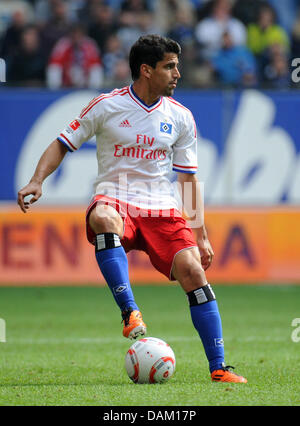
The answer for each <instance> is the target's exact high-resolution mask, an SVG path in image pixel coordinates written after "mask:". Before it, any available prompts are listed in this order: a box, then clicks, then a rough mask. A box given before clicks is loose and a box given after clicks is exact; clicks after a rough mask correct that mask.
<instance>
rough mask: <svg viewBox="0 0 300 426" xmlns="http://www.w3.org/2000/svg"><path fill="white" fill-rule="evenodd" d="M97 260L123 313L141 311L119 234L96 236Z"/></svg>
mask: <svg viewBox="0 0 300 426" xmlns="http://www.w3.org/2000/svg"><path fill="white" fill-rule="evenodd" d="M95 248H96V259H97V262H98V265H99V268H100V270H101V272H102V274H103V276H104V278H105V280H106V282H107V284H108V286H109V288H110V290H111V292H112V294H113V296H114V299H115V301H116V302H117V304H118V306H119V308H120V309H121V311H124V310H126V309H128V308H132V309H133V310H139V308H138V306H137V304H136V303H135V300H134V296H133V293H132V289H131V286H130V282H129V275H128V261H127V256H126V253H125V250H124V249H123V247H122V246H121V243H120V238H119V236H118V235H117V234H112V233H105V234H98V235H96V242H95Z"/></svg>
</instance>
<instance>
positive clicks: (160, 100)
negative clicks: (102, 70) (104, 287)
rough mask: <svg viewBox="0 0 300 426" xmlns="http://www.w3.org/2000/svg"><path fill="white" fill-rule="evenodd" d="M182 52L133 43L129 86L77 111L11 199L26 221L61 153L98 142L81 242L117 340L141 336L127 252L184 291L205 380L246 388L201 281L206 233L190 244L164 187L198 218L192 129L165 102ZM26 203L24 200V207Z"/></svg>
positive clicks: (151, 39) (169, 43)
mask: <svg viewBox="0 0 300 426" xmlns="http://www.w3.org/2000/svg"><path fill="white" fill-rule="evenodd" d="M180 51H181V48H180V46H179V44H178V43H176V42H175V41H173V40H171V39H167V38H164V37H160V36H157V35H148V36H143V37H140V38H139V39H138V41H137V42H136V43H135V44H134V45H133V46H132V48H131V51H130V56H129V63H130V68H131V73H132V78H133V84H132V85H131V86H130V87H124V88H122V89H115V90H113V91H112V92H110V93H107V94H101V95H100V96H98V97H96V98H94V99H93V100H92V101H91V102H90V103H89V105H87V107H86V108H84V109H83V110H82V111H81V113H80V115H79V116H78V117H77V118H76V119H74V120H73V121H72V122H71V123H70V124H69V125H68V126H67V127H66V129H65V130H63V131H62V133H60V135H59V136H58V138H57V139H56V140H54V141H53V142H52V143H51V144H50V145H49V147H48V148H47V149H46V151H45V152H44V153H43V155H42V156H41V158H40V160H39V163H38V165H37V167H36V170H35V173H34V175H33V177H32V179H31V180H30V182H29V183H28V185H26V186H25V187H24V188H23V189H21V190H20V191H19V193H18V204H19V206H20V208H21V209H22V211H23V212H26V211H27V210H28V208H29V207H30V205H31V204H32V203H33V202H35V201H37V200H38V199H39V198H40V196H41V195H42V183H43V181H44V180H45V178H46V177H47V176H49V175H50V174H51V173H52V172H53V171H54V170H56V168H57V167H58V166H59V164H60V163H61V161H62V160H63V158H64V156H65V154H66V152H67V151H71V152H74V151H76V150H77V149H79V148H80V146H81V144H82V143H83V142H85V141H87V140H89V139H90V138H91V137H92V136H93V135H96V140H97V160H98V177H97V179H96V182H95V195H94V197H93V199H92V201H91V203H90V205H89V207H88V209H87V214H86V229H87V238H88V241H89V242H90V243H92V244H94V245H95V255H96V259H97V262H98V265H99V268H100V270H101V272H102V274H103V276H104V278H105V280H106V282H107V284H108V286H109V288H110V289H111V291H112V294H113V297H114V299H115V301H116V303H117V304H118V306H119V307H120V310H121V315H122V318H123V323H124V328H123V335H124V336H125V337H128V338H136V337H137V336H141V335H144V334H145V333H146V325H145V323H144V322H143V319H142V315H141V312H140V309H139V307H138V306H137V304H136V302H135V299H134V295H133V292H132V289H131V285H130V282H129V276H128V262H127V256H126V252H128V251H130V250H132V249H138V250H144V251H145V252H146V253H147V254H148V255H149V258H150V260H151V262H152V264H153V265H154V267H155V268H156V269H157V270H158V271H160V272H161V273H163V274H164V275H166V276H167V277H168V278H169V279H170V280H178V281H179V283H180V285H181V287H182V288H183V290H184V291H185V293H186V295H187V298H188V301H189V306H190V312H191V317H192V321H193V324H194V326H195V328H196V330H197V332H198V333H199V336H200V338H201V340H202V343H203V346H204V349H205V353H206V356H207V359H208V362H209V369H210V373H211V378H212V380H213V381H220V382H240V383H246V382H247V380H246V379H245V378H244V377H242V376H239V375H237V374H235V373H233V372H232V371H231V369H230V367H229V366H226V365H225V361H224V344H223V337H222V324H221V318H220V314H219V310H218V305H217V302H216V297H215V294H214V292H213V290H212V288H211V286H210V285H209V284H208V282H207V280H206V276H205V270H206V269H207V268H208V267H209V266H210V264H211V262H212V258H213V250H212V247H211V245H210V243H209V240H208V238H207V234H206V230H205V226H204V223H202V222H201V220H198V224H197V223H196V228H195V230H194V231H195V235H196V237H194V234H193V232H192V229H191V227H190V226H189V225H188V223H187V221H186V220H185V219H184V218H183V217H182V215H181V214H180V212H179V206H178V203H177V201H176V197H175V195H174V185H172V184H171V182H170V180H169V173H170V171H171V168H173V170H174V171H176V172H177V175H178V183H179V184H180V185H181V187H182V191H181V195H182V199H183V201H185V200H186V199H187V200H188V201H189V200H190V199H191V203H188V202H186V203H185V205H184V208H186V205H187V210H188V211H190V212H191V214H190V216H192V215H193V214H194V216H195V215H196V216H197V211H196V214H195V206H196V207H197V205H198V206H199V205H201V203H199V197H200V194H199V183H198V182H197V178H196V175H195V173H196V170H197V152H196V150H197V137H196V126H195V122H194V119H193V116H192V113H191V112H190V111H189V110H188V109H187V108H185V107H184V106H182V105H181V104H180V103H178V102H177V101H175V100H174V99H173V98H172V97H171V96H172V95H173V93H174V89H175V87H176V85H177V81H178V79H179V78H180V73H179V70H178V59H179V55H180ZM75 155H76V154H75ZM189 188H191V191H190V194H189V191H188V189H189ZM179 192H180V191H179ZM28 195H32V197H31V199H30V201H29V202H26V201H25V199H24V198H25V197H26V196H28ZM189 204H191V205H189ZM201 209H203V207H201ZM200 217H201V215H200ZM190 219H193V217H190ZM196 222H197V220H196Z"/></svg>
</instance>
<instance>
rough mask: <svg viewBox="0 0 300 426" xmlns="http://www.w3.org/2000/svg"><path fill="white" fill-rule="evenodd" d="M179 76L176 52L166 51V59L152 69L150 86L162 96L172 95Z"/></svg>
mask: <svg viewBox="0 0 300 426" xmlns="http://www.w3.org/2000/svg"><path fill="white" fill-rule="evenodd" d="M179 78H180V73H179V71H178V56H177V55H176V53H165V55H164V59H163V60H162V61H159V62H157V64H156V67H155V68H153V69H152V74H151V78H150V86H151V89H152V90H153V91H154V92H156V93H157V94H158V95H160V96H172V95H173V93H174V90H175V88H176V86H177V81H178V79H179Z"/></svg>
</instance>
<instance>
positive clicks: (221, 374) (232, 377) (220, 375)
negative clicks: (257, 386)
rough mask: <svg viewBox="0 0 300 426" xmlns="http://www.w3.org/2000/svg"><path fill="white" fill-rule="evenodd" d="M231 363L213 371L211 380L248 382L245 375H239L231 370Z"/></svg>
mask: <svg viewBox="0 0 300 426" xmlns="http://www.w3.org/2000/svg"><path fill="white" fill-rule="evenodd" d="M230 368H234V367H231V366H230V365H227V366H225V364H224V366H223V367H222V368H221V369H220V370H215V371H213V372H212V373H211V380H212V381H213V382H227V383H247V381H248V380H247V379H245V377H243V376H239V375H238V374H235V373H233V372H232V371H230V370H229V369H230Z"/></svg>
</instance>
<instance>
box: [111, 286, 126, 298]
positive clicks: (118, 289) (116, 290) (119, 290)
mask: <svg viewBox="0 0 300 426" xmlns="http://www.w3.org/2000/svg"><path fill="white" fill-rule="evenodd" d="M125 290H127V284H126V283H124V284H121V285H119V286H117V287H114V288H113V292H114V294H115V295H116V296H117V295H118V294H120V293H123V291H125Z"/></svg>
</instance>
